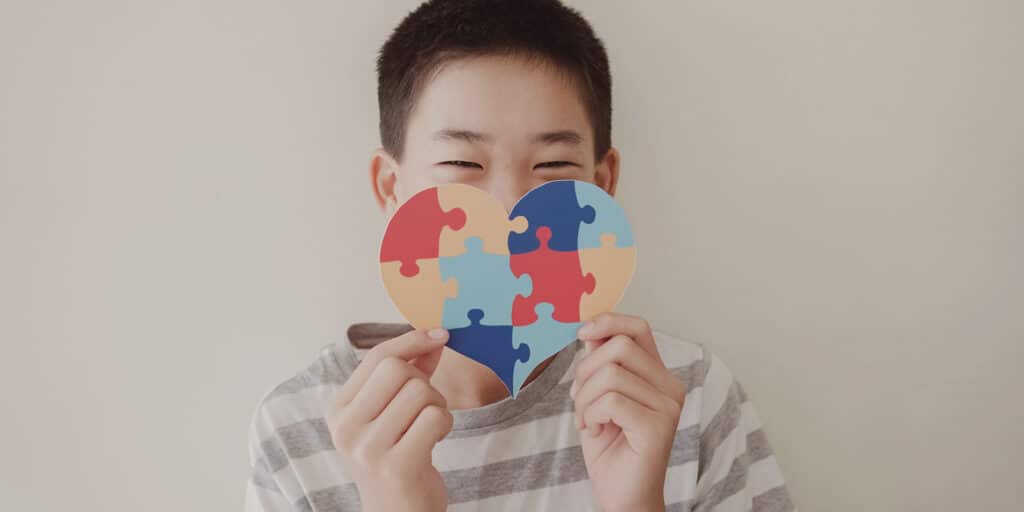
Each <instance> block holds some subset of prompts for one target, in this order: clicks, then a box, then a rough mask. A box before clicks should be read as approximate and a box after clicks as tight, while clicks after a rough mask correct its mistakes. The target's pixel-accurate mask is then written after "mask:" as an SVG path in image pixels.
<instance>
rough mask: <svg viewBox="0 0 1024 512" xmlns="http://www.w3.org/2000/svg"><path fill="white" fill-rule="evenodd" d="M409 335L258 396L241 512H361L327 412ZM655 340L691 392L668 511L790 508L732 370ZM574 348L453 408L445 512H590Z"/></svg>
mask: <svg viewBox="0 0 1024 512" xmlns="http://www.w3.org/2000/svg"><path fill="white" fill-rule="evenodd" d="M408 329H410V328H409V327H408V326H402V325H399V324H367V323H364V324H355V325H353V326H352V328H350V329H349V335H348V340H347V342H342V343H337V344H331V345H328V346H326V347H324V348H323V349H321V351H320V354H319V356H318V357H317V358H316V359H315V360H314V361H313V363H312V364H311V365H309V367H307V368H306V369H304V370H302V371H301V372H299V373H298V374H297V375H295V376H294V377H292V378H290V379H288V380H286V381H284V382H283V383H281V384H280V385H278V386H276V387H275V388H273V389H272V390H270V391H269V392H268V393H266V395H265V396H264V397H263V399H262V401H261V403H260V405H259V407H258V408H257V410H256V412H255V414H254V415H253V419H252V425H251V428H250V432H249V454H250V463H251V474H250V477H249V480H248V483H247V488H246V509H247V510H249V511H284V510H315V511H349V510H359V509H360V504H359V493H358V490H357V489H356V486H355V484H354V483H352V481H351V480H350V479H349V477H348V476H346V474H345V470H344V468H343V467H342V465H341V461H340V459H339V456H338V455H337V453H336V452H335V450H334V445H333V443H332V441H331V435H330V433H329V432H328V428H327V423H326V421H325V419H324V411H325V410H326V409H327V406H328V404H329V403H330V400H331V399H332V398H333V396H334V393H335V391H337V389H338V388H339V387H340V386H341V384H342V383H344V381H345V379H347V378H348V376H349V375H351V374H352V371H353V370H354V369H355V367H356V365H357V364H358V363H359V360H360V358H361V357H362V355H363V354H364V353H365V351H366V350H367V349H368V348H369V347H371V346H372V345H374V344H376V343H378V342H380V341H384V340H386V339H390V338H392V337H394V336H396V335H398V334H400V333H402V332H405V331H406V330H408ZM655 341H656V342H657V346H658V351H659V353H660V354H661V357H662V360H663V361H664V362H665V365H666V366H667V367H668V368H669V369H671V371H672V372H673V373H674V374H675V375H676V376H677V377H679V378H680V379H682V381H683V382H684V383H685V384H686V390H687V393H686V402H685V404H684V405H683V408H682V412H681V416H680V420H679V426H678V430H677V431H676V435H675V441H674V444H673V445H672V452H671V454H670V456H669V467H668V470H667V475H666V478H665V486H664V488H665V504H666V505H667V506H666V509H667V510H675V511H690V510H692V511H714V512H732V511H749V510H754V511H759V512H760V511H764V512H767V511H791V510H794V505H793V502H792V501H791V499H790V496H789V493H788V491H787V489H786V486H785V483H784V481H783V478H782V473H781V471H780V469H779V466H778V464H777V463H776V460H775V457H774V455H773V454H772V451H771V448H770V447H769V444H768V441H767V439H766V437H765V433H764V431H763V430H762V428H761V424H760V421H759V420H758V417H757V414H756V413H755V412H754V408H753V406H752V405H751V403H750V402H749V401H748V400H747V397H746V395H745V394H744V392H743V388H742V387H741V386H740V384H739V382H738V381H737V380H736V379H735V378H734V377H733V375H732V373H731V372H730V371H729V369H728V368H727V367H726V366H725V365H724V364H723V363H722V361H721V360H720V359H719V358H718V357H717V356H715V355H713V354H711V353H710V352H709V351H708V350H707V349H706V348H705V347H704V346H703V345H701V344H697V343H692V342H686V341H682V340H679V339H675V338H672V337H670V336H668V335H665V334H663V333H659V332H655ZM581 346H582V344H581V343H580V342H578V341H577V342H575V343H573V344H570V345H569V346H567V347H566V348H565V349H563V350H562V351H561V352H559V353H558V354H557V355H555V356H554V360H553V361H552V362H551V364H549V365H548V367H547V368H545V369H544V370H543V371H542V372H541V373H540V375H538V376H537V377H536V378H535V379H534V380H533V381H532V382H530V383H529V384H527V385H526V386H525V387H524V388H523V389H522V390H521V391H520V392H519V396H518V397H517V398H515V399H513V398H511V397H509V398H505V399H504V400H501V401H499V402H496V403H493V404H489V405H486V406H483V407H480V408H476V409H466V410H455V411H452V415H453V416H454V426H453V427H452V431H451V433H449V434H448V436H447V437H446V438H445V439H443V440H442V441H441V442H439V443H438V444H437V445H436V446H435V447H434V452H433V462H434V466H435V467H436V468H437V470H438V471H439V472H440V473H441V475H442V476H443V477H444V482H445V485H446V487H447V489H448V503H449V507H448V509H449V510H455V511H468V510H517V511H518V510H558V511H570V510H597V509H598V506H597V504H596V503H595V502H594V499H593V496H592V493H591V482H590V479H589V478H588V476H587V469H586V466H585V465H584V463H583V452H582V451H581V448H580V432H579V431H578V430H576V427H575V426H574V424H573V402H572V399H571V398H570V397H569V387H570V385H571V384H572V375H573V370H574V367H575V365H576V364H577V363H578V362H579V360H580V359H581V357H582V356H583V355H584V351H583V350H581Z"/></svg>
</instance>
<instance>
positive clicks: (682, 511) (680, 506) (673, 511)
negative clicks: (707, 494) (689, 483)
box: [665, 500, 691, 512]
mask: <svg viewBox="0 0 1024 512" xmlns="http://www.w3.org/2000/svg"><path fill="white" fill-rule="evenodd" d="M690 504H691V503H690V500H683V501H677V502H675V503H669V504H668V505H665V512H690Z"/></svg>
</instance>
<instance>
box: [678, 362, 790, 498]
mask: <svg viewBox="0 0 1024 512" xmlns="http://www.w3.org/2000/svg"><path fill="white" fill-rule="evenodd" d="M705 358H707V359H706V360H707V361H708V365H707V366H706V368H707V373H706V375H705V376H704V392H703V403H702V406H701V408H702V411H701V424H700V429H701V432H700V443H699V444H700V453H699V462H698V468H699V469H698V476H697V488H696V497H695V500H694V503H693V507H692V510H693V511H694V512H791V511H795V510H796V507H795V505H794V504H793V501H792V499H791V497H790V494H789V491H788V489H787V488H786V483H785V481H784V480H783V477H782V471H781V469H780V468H779V465H778V462H777V461H776V460H775V455H774V454H773V453H772V449H771V447H770V445H769V443H768V438H767V437H766V436H765V433H764V430H763V429H762V428H761V421H760V419H759V418H758V416H757V413H756V412H755V411H754V406H753V405H752V404H751V403H750V401H749V400H748V399H747V395H746V393H745V392H744V391H743V387H742V386H741V385H740V383H739V381H737V380H736V379H735V377H734V376H733V374H732V372H731V371H730V370H729V369H728V368H727V367H726V366H725V364H724V363H723V362H722V360H721V359H719V358H718V357H717V356H716V355H714V354H711V353H710V352H708V351H707V350H706V349H705Z"/></svg>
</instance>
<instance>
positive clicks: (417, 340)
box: [334, 329, 448, 407]
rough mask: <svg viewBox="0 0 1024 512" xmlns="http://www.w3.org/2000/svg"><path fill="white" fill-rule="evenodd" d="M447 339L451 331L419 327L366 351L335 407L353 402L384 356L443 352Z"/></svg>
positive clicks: (339, 394) (409, 356)
mask: <svg viewBox="0 0 1024 512" xmlns="http://www.w3.org/2000/svg"><path fill="white" fill-rule="evenodd" d="M447 341H448V331H446V330H444V329H432V330H431V331H430V332H429V333H428V332H426V331H423V330H422V329H417V330H414V331H409V332H407V333H405V334H403V335H401V336H398V337H395V338H392V339H390V340H388V341H385V342H384V343H381V344H380V345H377V346H376V347H373V348H372V349H370V351H369V352H367V353H366V356H365V357H364V358H363V361H362V362H361V363H359V366H356V369H355V371H354V372H352V375H351V376H350V377H349V378H348V380H346V381H345V384H344V385H342V387H341V389H340V390H339V391H338V394H337V395H335V398H334V405H335V407H344V406H345V405H347V404H348V403H349V402H351V401H352V399H353V398H355V396H356V394H357V393H358V392H359V390H360V389H362V387H363V384H365V383H366V380H367V379H368V378H369V377H370V375H371V374H372V373H373V370H374V368H375V367H376V366H377V364H378V363H379V362H380V361H382V360H384V359H385V358H387V357H397V358H399V359H404V360H406V361H409V360H412V359H415V358H417V357H420V356H425V355H429V354H430V352H431V351H434V350H437V351H440V350H441V348H442V347H443V346H444V344H445V343H446V342H447ZM435 366H436V365H435Z"/></svg>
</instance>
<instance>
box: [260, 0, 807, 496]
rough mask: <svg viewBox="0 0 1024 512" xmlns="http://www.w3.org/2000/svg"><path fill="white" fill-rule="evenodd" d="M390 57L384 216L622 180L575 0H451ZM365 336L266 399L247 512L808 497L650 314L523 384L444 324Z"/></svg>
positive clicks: (399, 40) (595, 45) (381, 189)
mask: <svg viewBox="0 0 1024 512" xmlns="http://www.w3.org/2000/svg"><path fill="white" fill-rule="evenodd" d="M377 70H378V74H379V84H378V85H379V90H378V95H379V98H378V99H379V104H380V116H381V119H380V132H381V139H382V145H383V147H382V148H379V149H377V150H376V151H375V152H374V154H373V156H372V158H371V163H370V178H371V183H372V188H373V193H374V195H375V197H376V199H377V202H378V203H379V204H380V206H381V208H382V209H383V210H385V211H386V212H389V213H390V212H393V211H394V210H395V209H396V208H397V206H398V205H399V204H401V202H402V201H403V200H404V199H405V198H408V197H409V196H410V195H412V194H414V193H416V192H417V191H419V190H422V189H423V188H425V187H429V186H433V185H437V184H440V183H448V182H461V183H467V184H470V185H473V186H476V187H479V188H481V189H483V190H486V191H487V192H489V193H491V194H492V195H494V196H495V197H496V198H497V199H498V200H499V201H501V202H502V203H503V204H504V206H505V207H506V209H511V208H512V205H513V204H514V203H515V202H516V200H518V199H519V198H520V197H521V196H522V195H523V194H525V193H526V192H527V191H528V190H530V189H531V188H533V187H535V186H537V185H539V184H541V183H543V182H545V181H547V180H553V179H566V178H571V179H578V180H585V181H589V182H591V183H595V184H597V185H598V186H600V187H602V188H604V189H605V190H606V191H608V192H609V193H612V194H613V193H614V192H615V188H616V184H617V182H618V178H619V154H618V152H617V151H616V149H614V148H613V147H611V135H610V134H611V77H610V73H609V69H608V62H607V56H606V54H605V51H604V48H603V46H602V43H601V42H600V40H599V39H597V38H596V37H595V35H594V34H593V32H592V30H591V28H590V26H589V24H588V23H587V22H586V21H585V20H584V19H583V18H582V17H581V16H580V15H579V13H578V12H576V11H575V10H572V9H568V8H566V7H565V6H563V5H561V4H560V3H559V2H558V1H557V0H491V1H487V0H449V1H443V0H432V1H430V2H427V3H425V4H423V5H421V6H420V7H419V8H417V9H416V10H415V11H414V12H412V13H411V14H409V15H408V16H407V17H406V18H405V20H403V21H402V23H401V24H400V25H399V26H398V28H397V29H396V30H395V32H394V33H393V34H392V35H391V37H390V39H389V40H388V41H387V42H386V43H385V44H384V46H383V48H382V49H381V52H380V55H379V60H378V66H377ZM348 338H349V339H348V340H347V342H345V343H339V344H336V345H331V346H328V347H325V348H324V349H323V350H322V352H321V354H320V356H319V357H318V358H317V359H316V360H315V361H314V362H313V363H312V365H310V366H309V367H308V368H307V369H305V370H304V371H302V372H300V373H299V374H298V375H296V376H295V377H293V378H292V379H289V380H287V381H285V382H284V383H282V384H281V385H279V386H277V387H276V388H274V389H273V390H271V391H270V392H269V393H268V394H267V395H266V396H265V397H264V399H263V401H262V403H261V405H260V407H259V409H258V410H257V412H256V414H255V416H254V418H253V423H252V429H251V432H250V439H251V441H250V453H251V462H252V475H251V478H250V480H249V484H248V488H247V498H246V502H247V507H248V509H249V510H267V511H270V510H274V511H277V510H318V511H321V510H359V509H364V510H382V511H404V510H430V511H433V510H444V509H445V508H446V507H450V508H452V509H455V510H470V509H474V510H475V509H481V510H498V509H501V510H556V509H561V510H580V509H595V508H597V509H601V510H630V511H643V510H700V511H720V512H725V511H738V510H757V511H787V510H793V504H792V502H791V500H790V498H789V495H788V492H787V490H786V487H785V485H784V483H783V479H782V475H781V473H780V470H779V468H778V466H777V464H776V463H775V459H774V457H773V456H772V454H771V450H770V448H769V445H768V443H767V441H766V439H765V436H764V433H763V431H762V430H761V429H760V426H759V422H758V419H757V417H756V415H755V413H754V411H753V409H752V408H751V406H750V404H749V402H747V400H746V398H745V395H744V392H743V390H742V388H741V387H740V385H739V383H738V382H736V381H735V380H734V379H733V377H732V376H731V374H730V373H729V370H728V369H727V368H726V367H725V366H724V365H723V364H722V362H721V360H719V359H718V358H716V357H715V356H714V355H711V354H709V353H708V351H707V350H706V349H705V348H704V347H702V346H700V345H696V344H692V343H686V342H683V341H680V340H676V339H673V338H670V337H668V336H666V335H664V334H661V333H654V332H652V331H651V329H650V327H649V326H648V325H647V323H646V322H645V321H644V320H643V319H642V318H639V317H633V316H627V315H622V314H616V313H607V314H603V315H600V316H598V317H596V318H594V319H592V320H591V321H589V322H586V323H585V324H584V325H583V326H582V327H581V328H580V330H579V332H578V338H579V339H578V341H576V342H574V343H573V344H570V345H569V346H568V347H566V348H565V349H564V350H562V351H561V352H559V353H558V354H556V355H555V356H552V357H551V358H550V359H549V360H547V361H546V362H545V363H543V364H542V365H541V366H540V367H538V368H537V369H536V370H535V371H534V373H533V375H531V376H530V378H529V380H528V381H527V384H526V385H525V386H524V387H523V388H522V391H521V392H520V394H519V397H518V398H516V399H512V398H510V397H509V396H508V392H507V390H506V389H505V388H504V386H503V384H502V383H501V381H500V380H499V379H498V377H497V376H495V375H494V374H493V373H491V372H490V370H488V369H487V368H485V367H483V366H481V365H479V364H477V363H475V362H473V361H471V360H469V359H467V358H465V357H463V356H462V355H460V354H458V353H456V352H454V351H452V350H450V349H445V348H444V344H445V342H446V341H447V339H448V338H447V333H446V332H445V331H444V330H441V329H435V330H431V331H429V332H423V331H420V330H411V327H409V326H403V325H390V324H370V323H362V324H355V325H353V326H352V327H351V328H350V329H349V333H348ZM370 347H372V348H370Z"/></svg>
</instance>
